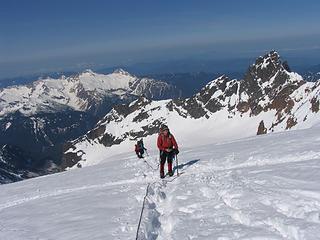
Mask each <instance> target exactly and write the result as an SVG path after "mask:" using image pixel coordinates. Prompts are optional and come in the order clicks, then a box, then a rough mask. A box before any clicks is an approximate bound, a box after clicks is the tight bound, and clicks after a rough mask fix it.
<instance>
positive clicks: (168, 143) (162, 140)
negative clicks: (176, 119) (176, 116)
mask: <svg viewBox="0 0 320 240" xmlns="http://www.w3.org/2000/svg"><path fill="white" fill-rule="evenodd" d="M157 145H158V148H159V150H160V151H165V150H166V149H167V148H171V149H173V148H174V149H178V144H177V142H176V140H175V139H174V136H173V135H172V134H171V133H168V135H167V136H165V135H164V134H162V133H160V134H159V136H158V141H157Z"/></svg>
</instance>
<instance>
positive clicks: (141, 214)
mask: <svg viewBox="0 0 320 240" xmlns="http://www.w3.org/2000/svg"><path fill="white" fill-rule="evenodd" d="M149 187H150V183H148V186H147V190H146V194H145V196H144V198H143V203H142V208H141V213H140V218H139V223H138V228H137V234H136V240H138V237H139V230H140V226H141V221H142V217H143V210H144V208H145V204H146V200H147V196H148V193H149Z"/></svg>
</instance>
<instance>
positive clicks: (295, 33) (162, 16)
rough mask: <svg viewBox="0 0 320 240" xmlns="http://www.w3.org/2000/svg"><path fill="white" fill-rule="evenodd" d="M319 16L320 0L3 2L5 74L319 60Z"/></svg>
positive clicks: (0, 24) (0, 36)
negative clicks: (271, 58)
mask: <svg viewBox="0 0 320 240" xmlns="http://www.w3.org/2000/svg"><path fill="white" fill-rule="evenodd" d="M319 13H320V1H317V0H313V1H311V0H305V1H296V0H291V1H289V0H282V1H279V0H269V1H253V0H242V1H239V0H229V1H227V0H225V1H215V0H211V1H209V0H199V1H195V0H193V1H191V0H181V1H177V0H176V1H175V0H171V1H168V0H148V1H147V0H136V1H134V0H117V1H113V0H105V1H103V0H90V1H89V0H88V1H85V0H68V1H61V0H55V1H52V0H28V1H21V0H10V1H9V0H3V1H1V6H0V75H1V76H0V79H1V78H4V77H10V76H19V75H23V74H30V73H35V72H41V71H42V72H46V71H56V70H69V69H70V70H72V69H81V68H83V67H86V66H93V67H96V68H97V67H99V66H101V67H105V66H115V65H124V66H125V65H130V64H135V63H139V62H158V61H170V60H176V59H188V58H190V59H199V61H201V60H202V59H220V58H226V59H228V58H230V59H231V58H245V57H252V56H258V55H261V54H263V53H264V52H265V51H268V50H271V49H276V50H278V51H279V52H280V53H282V54H284V55H288V56H289V57H290V56H291V57H292V58H299V57H300V58H301V59H306V61H307V60H308V59H309V60H310V62H312V61H317V60H318V59H317V56H319V49H320V27H319V22H320V14H319ZM319 63H320V60H319V62H315V64H319Z"/></svg>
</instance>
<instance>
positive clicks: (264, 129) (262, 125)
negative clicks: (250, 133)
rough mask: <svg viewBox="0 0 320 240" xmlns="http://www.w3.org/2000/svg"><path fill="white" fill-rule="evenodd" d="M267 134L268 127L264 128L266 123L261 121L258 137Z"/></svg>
mask: <svg viewBox="0 0 320 240" xmlns="http://www.w3.org/2000/svg"><path fill="white" fill-rule="evenodd" d="M266 133H267V129H266V127H265V126H264V122H263V121H261V122H260V123H259V127H258V131H257V135H262V134H266Z"/></svg>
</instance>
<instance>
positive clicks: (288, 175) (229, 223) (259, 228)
mask: <svg viewBox="0 0 320 240" xmlns="http://www.w3.org/2000/svg"><path fill="white" fill-rule="evenodd" d="M319 130H320V126H315V127H313V128H310V129H306V130H297V131H289V132H283V133H275V134H269V135H264V136H258V137H251V138H246V139H240V140H235V141H231V142H225V143H220V144H217V143H215V144H207V145H201V146H196V145H195V146H194V147H193V148H186V149H181V154H179V156H178V157H179V158H178V160H179V172H180V173H181V175H180V177H178V178H175V177H172V178H169V177H167V178H166V179H165V180H164V181H163V180H160V179H159V173H158V170H157V165H158V164H157V161H158V160H157V159H158V152H157V151H151V150H149V156H148V157H146V158H145V160H146V161H147V163H148V164H147V163H146V162H144V160H140V159H137V158H136V157H135V155H134V152H130V153H122V154H121V155H116V156H114V157H112V158H108V159H105V160H104V161H103V162H101V163H100V164H97V165H94V166H89V167H85V168H82V169H74V170H70V171H67V172H63V173H59V174H55V175H50V176H44V177H40V178H35V179H31V180H26V181H22V182H18V183H14V184H8V185H2V186H0V239H6V240H13V239H14V240H20V239H25V240H31V239H32V240H34V239H55V240H60V239H61V240H62V239H63V240H65V239H77V240H80V239H90V240H93V239H135V238H136V233H137V227H138V222H139V218H140V213H141V208H142V204H143V200H144V196H145V194H146V190H147V186H148V185H149V188H148V196H147V197H146V201H145V209H144V211H143V214H142V220H141V225H140V229H139V231H138V239H163V240H170V239H177V240H178V239H179V240H181V239H221V240H222V239H312V240H313V239H319V235H320V184H319V183H320V174H319V172H320V147H319V146H320V135H319ZM175 173H176V172H175ZM175 176H176V175H175ZM171 180H172V181H171ZM170 181H171V182H170Z"/></svg>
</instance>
